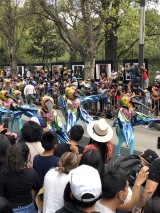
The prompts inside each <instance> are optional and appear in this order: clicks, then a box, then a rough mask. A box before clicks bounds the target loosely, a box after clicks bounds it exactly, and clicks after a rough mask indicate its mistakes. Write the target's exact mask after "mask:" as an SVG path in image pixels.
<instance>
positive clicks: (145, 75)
mask: <svg viewBox="0 0 160 213" xmlns="http://www.w3.org/2000/svg"><path fill="white" fill-rule="evenodd" d="M147 79H148V75H147V72H146V71H145V70H143V80H144V81H145V80H147Z"/></svg>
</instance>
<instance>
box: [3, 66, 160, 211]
mask: <svg viewBox="0 0 160 213" xmlns="http://www.w3.org/2000/svg"><path fill="white" fill-rule="evenodd" d="M141 70H142V72H143V73H144V78H143V80H144V88H140V87H139V80H138V79H139V77H136V75H137V76H138V74H137V73H136V72H137V71H136V70H135V69H134V68H133V66H132V64H131V66H130V68H127V69H126V71H127V72H131V81H130V82H129V83H128V84H125V83H124V82H123V79H120V77H122V76H120V75H121V74H119V72H114V71H112V75H111V76H112V78H108V79H107V77H106V76H105V75H103V76H102V77H101V78H100V79H99V80H98V81H95V80H94V79H88V80H83V79H77V78H76V77H75V76H72V75H71V74H70V73H68V72H67V71H66V70H63V72H60V73H59V72H57V73H54V75H53V76H52V75H51V73H50V74H49V76H48V74H47V72H45V71H41V72H37V71H36V72H35V73H34V74H32V75H31V72H30V71H29V70H28V71H26V72H25V75H24V76H20V74H19V75H18V76H17V77H11V75H10V74H9V72H8V74H5V73H4V75H5V77H6V78H4V76H1V78H0V85H1V89H7V90H12V89H18V90H20V91H21V92H22V95H23V98H24V100H26V103H27V99H26V90H28V88H29V90H32V92H33V94H30V95H33V101H37V102H38V101H39V99H40V97H41V96H43V95H45V94H47V95H50V96H52V97H53V98H54V100H55V104H57V107H58V101H57V99H58V95H63V94H64V90H65V88H66V87H67V86H70V85H74V86H75V87H76V88H78V89H80V90H81V91H82V93H83V94H84V95H87V96H88V95H96V94H102V100H101V101H100V102H99V103H93V104H90V105H89V104H88V103H84V108H85V109H86V110H87V111H89V112H90V108H91V111H94V112H97V111H98V110H99V111H100V114H101V115H102V116H109V114H107V113H109V112H110V118H113V117H114V116H115V115H116V113H117V110H118V108H120V104H119V101H120V98H121V97H122V96H123V95H127V96H130V97H135V98H136V99H137V100H138V101H141V102H142V103H144V104H145V105H147V106H149V107H150V112H149V113H152V112H154V113H155V115H156V116H158V113H159V104H160V101H159V100H160V95H159V94H160V91H159V87H158V84H157V81H156V85H153V86H149V85H148V78H146V76H147V75H146V70H145V69H144V68H143V67H141ZM122 72H123V70H122ZM6 73H7V72H6ZM156 76H157V75H156ZM157 78H158V77H157ZM120 80H121V81H120ZM28 104H29V103H28ZM30 104H31V105H32V104H33V103H30ZM135 107H136V110H137V111H140V112H142V111H143V109H142V108H141V107H139V106H135ZM6 131H7V129H5V128H4V127H3V125H0V132H1V134H0V196H1V197H0V212H3V213H5V212H7V213H10V212H15V213H34V212H37V211H39V212H43V213H53V212H57V213H64V212H67V213H70V212H72V213H73V212H79V213H83V212H84V213H85V212H87V213H89V212H95V213H96V212H102V213H115V212H117V213H119V212H131V211H135V213H138V212H143V213H150V212H152V213H158V212H159V211H160V209H159V202H160V185H159V182H160V159H159V158H157V157H158V155H157V154H156V153H153V151H145V152H144V153H142V154H141V155H140V159H141V162H142V168H141V169H140V170H139V171H137V178H136V180H135V182H134V184H133V185H132V186H131V185H130V183H129V182H128V178H129V177H128V176H127V175H126V174H125V172H124V171H123V170H122V169H121V170H114V168H113V170H109V171H108V170H106V168H107V164H108V163H109V162H110V159H111V158H113V145H112V136H113V130H112V128H111V127H110V125H108V123H107V122H106V120H105V119H103V118H102V119H100V120H94V121H92V122H90V123H89V124H88V126H87V132H88V135H89V137H90V141H89V144H88V145H86V146H85V147H83V146H81V145H80V144H79V141H80V140H81V139H82V137H83V134H84V129H83V127H82V126H80V125H75V126H73V127H72V128H71V130H70V131H69V134H68V136H69V139H70V141H69V142H67V143H64V144H58V140H57V134H56V133H55V132H54V131H46V129H43V128H42V127H41V126H40V125H39V123H37V122H36V119H32V120H30V121H28V122H26V123H25V124H24V125H23V128H22V130H21V137H20V139H19V140H17V138H16V135H15V134H11V133H8V132H6ZM152 157H153V158H152ZM144 182H145V183H146V184H144ZM143 186H144V189H143V190H142V194H141V195H140V188H141V187H143ZM139 195H140V199H139Z"/></svg>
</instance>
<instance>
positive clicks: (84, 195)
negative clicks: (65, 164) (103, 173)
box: [70, 165, 102, 208]
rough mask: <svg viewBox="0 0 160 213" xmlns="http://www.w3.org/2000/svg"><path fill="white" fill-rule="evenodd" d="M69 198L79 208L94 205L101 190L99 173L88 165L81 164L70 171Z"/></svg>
mask: <svg viewBox="0 0 160 213" xmlns="http://www.w3.org/2000/svg"><path fill="white" fill-rule="evenodd" d="M70 188H71V198H72V199H73V201H74V203H75V204H76V205H77V206H78V207H81V208H89V207H92V206H94V204H95V203H96V201H97V199H98V198H99V196H100V194H101V190H102V186H101V180H100V176H99V173H98V171H97V170H96V169H94V168H93V167H91V166H88V165H81V166H79V167H77V168H76V169H74V170H72V171H71V172H70Z"/></svg>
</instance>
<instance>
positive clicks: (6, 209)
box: [0, 196, 13, 213]
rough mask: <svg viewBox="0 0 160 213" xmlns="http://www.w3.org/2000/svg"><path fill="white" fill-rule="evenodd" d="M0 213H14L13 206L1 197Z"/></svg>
mask: <svg viewBox="0 0 160 213" xmlns="http://www.w3.org/2000/svg"><path fill="white" fill-rule="evenodd" d="M0 212H2V213H13V210H12V207H11V204H10V203H9V202H8V200H6V199H5V198H4V197H1V196H0Z"/></svg>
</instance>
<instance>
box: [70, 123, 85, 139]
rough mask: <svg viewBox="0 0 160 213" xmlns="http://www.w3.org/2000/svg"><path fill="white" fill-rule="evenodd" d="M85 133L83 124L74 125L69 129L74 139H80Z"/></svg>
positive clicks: (71, 137)
mask: <svg viewBox="0 0 160 213" xmlns="http://www.w3.org/2000/svg"><path fill="white" fill-rule="evenodd" d="M83 134H84V129H83V127H82V126H81V125H75V126H73V127H72V128H71V129H70V131H69V138H70V139H71V140H74V141H77V142H78V141H80V140H81V139H82V136H83Z"/></svg>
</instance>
